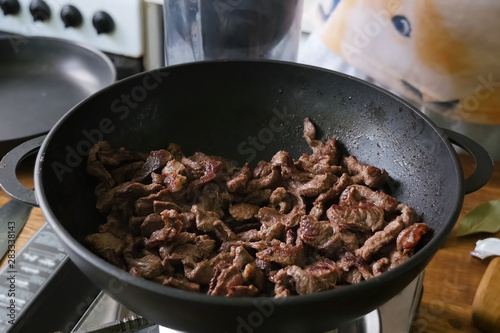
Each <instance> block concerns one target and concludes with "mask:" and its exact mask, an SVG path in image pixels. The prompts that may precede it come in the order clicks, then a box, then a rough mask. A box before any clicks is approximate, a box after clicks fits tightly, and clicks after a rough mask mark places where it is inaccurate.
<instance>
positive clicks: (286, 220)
mask: <svg viewBox="0 0 500 333" xmlns="http://www.w3.org/2000/svg"><path fill="white" fill-rule="evenodd" d="M304 214H305V212H304V211H303V210H301V209H300V207H298V206H295V207H293V209H292V211H290V212H289V213H288V214H281V213H280V212H278V211H277V210H276V209H274V208H269V207H262V208H261V209H259V212H258V213H257V218H258V219H259V221H260V222H261V223H262V224H268V225H269V224H277V223H279V224H281V225H283V226H284V227H285V228H287V229H289V228H293V227H295V226H297V225H298V224H299V222H300V218H301V217H302V216H303V215H304Z"/></svg>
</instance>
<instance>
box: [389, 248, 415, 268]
mask: <svg viewBox="0 0 500 333" xmlns="http://www.w3.org/2000/svg"><path fill="white" fill-rule="evenodd" d="M390 258H391V266H390V267H389V269H393V268H394V267H396V266H399V265H401V264H402V263H404V262H406V261H408V259H410V255H409V254H407V253H404V252H402V251H398V250H397V249H394V250H393V251H392V252H391V253H390Z"/></svg>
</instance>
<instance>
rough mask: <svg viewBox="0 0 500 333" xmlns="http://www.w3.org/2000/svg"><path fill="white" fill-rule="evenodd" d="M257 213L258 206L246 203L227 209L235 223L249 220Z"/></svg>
mask: <svg viewBox="0 0 500 333" xmlns="http://www.w3.org/2000/svg"><path fill="white" fill-rule="evenodd" d="M258 211H259V206H256V205H250V204H247V203H240V204H236V205H232V206H230V207H229V214H231V216H232V217H233V218H234V219H235V220H236V221H244V220H250V219H251V218H254V217H255V215H257V212H258Z"/></svg>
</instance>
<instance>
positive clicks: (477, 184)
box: [442, 128, 493, 194]
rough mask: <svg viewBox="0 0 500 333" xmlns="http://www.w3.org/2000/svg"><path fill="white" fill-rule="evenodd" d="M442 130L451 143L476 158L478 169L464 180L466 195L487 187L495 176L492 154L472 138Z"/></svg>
mask: <svg viewBox="0 0 500 333" xmlns="http://www.w3.org/2000/svg"><path fill="white" fill-rule="evenodd" d="M442 130H443V132H444V134H446V136H447V137H448V139H449V140H450V142H451V143H453V144H455V145H457V146H459V147H460V148H462V149H464V150H466V151H467V152H468V153H469V154H471V155H472V157H474V161H475V163H476V169H475V170H474V172H473V173H472V175H470V176H469V177H467V178H466V179H465V180H464V191H465V194H469V193H472V192H474V191H477V190H479V189H480V188H481V187H483V186H484V185H486V183H487V182H488V181H489V180H490V178H491V175H492V174H493V160H492V159H491V157H490V154H489V153H488V152H487V151H486V149H484V148H483V147H482V146H481V145H480V144H479V143H477V142H476V141H474V140H472V139H471V138H469V137H467V136H465V135H463V134H460V133H457V132H455V131H452V130H449V129H444V128H442Z"/></svg>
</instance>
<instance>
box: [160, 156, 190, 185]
mask: <svg viewBox="0 0 500 333" xmlns="http://www.w3.org/2000/svg"><path fill="white" fill-rule="evenodd" d="M161 175H162V176H163V183H164V184H165V187H166V188H167V190H169V191H170V192H178V191H180V190H181V189H182V188H183V186H184V184H185V183H186V181H187V171H186V167H185V166H184V164H182V163H181V162H179V161H177V160H174V159H172V160H170V161H168V163H167V164H166V165H165V167H164V168H163V169H162V170H161Z"/></svg>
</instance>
